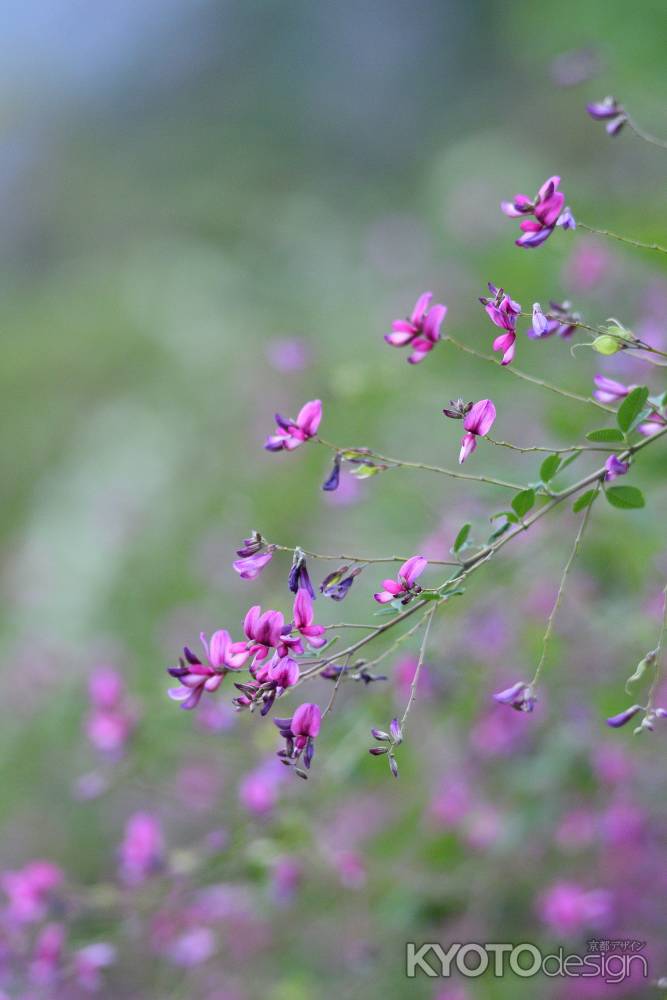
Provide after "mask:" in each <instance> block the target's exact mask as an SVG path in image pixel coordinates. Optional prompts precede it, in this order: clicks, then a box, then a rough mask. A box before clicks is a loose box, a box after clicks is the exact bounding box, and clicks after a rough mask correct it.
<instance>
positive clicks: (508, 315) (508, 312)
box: [479, 282, 521, 365]
mask: <svg viewBox="0 0 667 1000" xmlns="http://www.w3.org/2000/svg"><path fill="white" fill-rule="evenodd" d="M489 290H490V292H491V294H492V295H493V298H488V297H485V298H481V299H480V300H479V301H480V302H481V303H482V305H483V306H484V308H485V309H486V312H487V314H488V316H489V318H490V319H491V321H492V323H495V325H496V326H499V327H500V328H501V330H505V333H501V334H500V336H499V337H496V339H495V340H494V342H493V349H494V351H502V352H503V357H502V361H501V364H503V365H509V364H510V362H511V361H512V359H513V358H514V349H515V348H514V345H515V341H516V321H517V317H518V316H519V315H520V313H521V306H520V305H519V303H518V302H515V301H514V300H513V299H511V298H510V297H509V295H505V292H504V290H503V289H502V288H496V286H495V285H493V284H491V282H489Z"/></svg>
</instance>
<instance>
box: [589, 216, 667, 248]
mask: <svg viewBox="0 0 667 1000" xmlns="http://www.w3.org/2000/svg"><path fill="white" fill-rule="evenodd" d="M577 227H578V228H579V229H585V230H586V232H588V233H595V234H596V236H606V237H608V238H609V239H610V240H617V241H618V242H619V243H627V244H628V245H629V246H632V247H637V248H638V249H639V250H654V251H655V252H656V253H664V254H667V247H663V246H660V244H659V243H644V242H643V241H642V240H635V239H632V237H630V236H620V235H619V233H612V232H611V230H609V229H596V227H595V226H588V225H586V223H585V222H580V221H579V220H577Z"/></svg>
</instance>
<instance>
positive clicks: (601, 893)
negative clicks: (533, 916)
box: [537, 882, 612, 937]
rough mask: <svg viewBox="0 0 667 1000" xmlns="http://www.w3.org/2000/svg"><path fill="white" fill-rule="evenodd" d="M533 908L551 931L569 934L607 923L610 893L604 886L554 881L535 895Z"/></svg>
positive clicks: (609, 913) (570, 935)
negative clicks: (587, 887) (536, 898)
mask: <svg viewBox="0 0 667 1000" xmlns="http://www.w3.org/2000/svg"><path fill="white" fill-rule="evenodd" d="M537 911H538V915H539V917H540V919H541V920H542V921H543V923H545V924H546V926H547V927H548V928H549V930H550V931H552V933H554V934H556V935H562V936H564V937H572V936H574V935H576V934H579V933H580V932H581V931H585V930H599V929H602V928H604V927H605V926H606V925H607V924H608V923H609V921H610V919H611V915H612V895H611V893H610V892H608V891H607V890H605V889H585V888H584V887H583V886H581V885H578V884H577V883H576V882H557V883H556V884H555V885H552V886H551V887H550V888H549V889H547V890H546V891H545V892H543V893H542V895H541V896H540V897H539V899H538V902H537Z"/></svg>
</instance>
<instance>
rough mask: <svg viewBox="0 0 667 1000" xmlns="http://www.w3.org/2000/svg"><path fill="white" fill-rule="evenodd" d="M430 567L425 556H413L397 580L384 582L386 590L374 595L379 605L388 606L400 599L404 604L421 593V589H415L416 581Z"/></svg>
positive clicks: (401, 569)
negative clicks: (390, 602)
mask: <svg viewBox="0 0 667 1000" xmlns="http://www.w3.org/2000/svg"><path fill="white" fill-rule="evenodd" d="M427 565H428V560H427V559H424V557H423V556H412V558H411V559H408V560H406V562H404V563H403V565H402V566H401V568H400V569H399V571H398V574H397V576H396V579H395V580H383V581H382V586H383V587H384V590H381V591H380V592H379V593H377V594H374V595H373V596H374V598H375V600H376V601H377V602H378V604H388V603H389V601H394V600H396V599H397V598H400V600H401V603H402V604H408V603H409V601H410V600H411V599H412V598H413V597H414V596H415V595H416V594H418V593H420V591H421V587H415V580H417V578H418V577H420V576H421V575H422V573H423V572H424V570H425V569H426V567H427Z"/></svg>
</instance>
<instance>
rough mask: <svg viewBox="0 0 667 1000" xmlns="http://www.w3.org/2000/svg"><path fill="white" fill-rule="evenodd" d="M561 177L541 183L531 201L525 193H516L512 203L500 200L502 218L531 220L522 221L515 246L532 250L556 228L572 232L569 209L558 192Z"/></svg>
mask: <svg viewBox="0 0 667 1000" xmlns="http://www.w3.org/2000/svg"><path fill="white" fill-rule="evenodd" d="M559 184H560V177H558V176H553V177H550V178H549V179H548V180H546V181H545V182H544V184H543V185H542V187H541V188H540V189H539V191H538V192H537V194H536V195H535V198H534V199H532V200H531V199H530V198H528V197H527V196H526V195H525V194H518V195H516V196H515V198H514V201H503V202H502V203H501V205H500V207H501V209H502V210H503V212H504V213H505V215H507V216H509V218H510V219H518V218H521V216H525V215H532V216H534V218H533V219H524V220H523V222H522V223H521V225H520V227H519V228H520V229H521V231H522V234H523V235H521V236H520V237H519V239H518V240H516V241H515V242H516V245H517V246H518V247H526V248H527V249H531V248H534V247H539V246H540V245H541V244H542V243H544V241H545V240H547V239H548V238H549V237H550V236H551V234H552V233H553V231H554V229H555V228H556V226H561V227H562V228H563V229H575V228H576V222H575V220H574V217H573V215H572V212H571V211H570V209H569V208H566V207H565V195H564V194H563V193H562V191H558V185H559Z"/></svg>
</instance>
